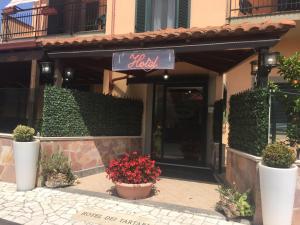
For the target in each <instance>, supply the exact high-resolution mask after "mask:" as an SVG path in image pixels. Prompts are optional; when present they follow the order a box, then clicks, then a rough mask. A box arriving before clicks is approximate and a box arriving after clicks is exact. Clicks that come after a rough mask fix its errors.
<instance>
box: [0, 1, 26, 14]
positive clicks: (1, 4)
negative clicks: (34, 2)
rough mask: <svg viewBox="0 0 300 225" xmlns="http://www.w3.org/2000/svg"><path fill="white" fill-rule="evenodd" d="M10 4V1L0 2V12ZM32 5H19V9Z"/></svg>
mask: <svg viewBox="0 0 300 225" xmlns="http://www.w3.org/2000/svg"><path fill="white" fill-rule="evenodd" d="M9 2H10V0H0V10H1V11H2V9H3V8H4V7H5V6H6V5H7V4H8V3H9ZM30 5H31V3H27V4H22V5H19V7H21V8H27V7H29V6H30Z"/></svg>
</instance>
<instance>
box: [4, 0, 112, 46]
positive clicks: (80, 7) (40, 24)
mask: <svg viewBox="0 0 300 225" xmlns="http://www.w3.org/2000/svg"><path fill="white" fill-rule="evenodd" d="M99 2H103V1H98V0H95V1H88V2H86V1H82V2H76V3H75V2H73V3H67V4H58V5H50V6H45V7H35V8H30V9H20V8H17V7H14V8H8V9H5V10H3V12H2V18H1V34H0V38H1V41H2V42H5V41H9V40H12V39H19V38H30V37H31V38H34V37H41V36H47V35H57V34H74V33H78V32H90V31H98V32H105V24H106V4H105V5H100V3H99Z"/></svg>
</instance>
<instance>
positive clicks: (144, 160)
mask: <svg viewBox="0 0 300 225" xmlns="http://www.w3.org/2000/svg"><path fill="white" fill-rule="evenodd" d="M106 173H107V176H108V178H109V179H111V180H112V181H113V182H114V183H115V187H116V191H117V194H118V195H119V196H120V197H122V198H125V199H130V200H136V199H143V198H147V197H148V196H149V195H150V193H151V190H152V188H153V185H154V184H155V183H156V181H158V177H159V175H160V174H161V170H160V168H159V167H157V166H155V161H154V160H151V159H150V157H149V156H145V155H141V154H140V153H138V152H131V153H127V154H125V155H123V156H121V157H120V158H118V159H115V160H112V161H111V162H110V164H109V167H108V168H107V169H106Z"/></svg>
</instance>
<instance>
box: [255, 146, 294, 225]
mask: <svg viewBox="0 0 300 225" xmlns="http://www.w3.org/2000/svg"><path fill="white" fill-rule="evenodd" d="M262 158H263V161H262V163H260V164H259V174H260V191H261V200H262V213H263V223H264V225H291V224H292V215H293V206H294V198H295V191H296V181H297V170H298V167H297V166H296V165H294V164H293V163H294V162H295V161H296V154H295V151H294V150H292V149H291V148H289V147H287V146H286V145H284V144H283V143H275V144H270V145H268V146H267V147H266V149H265V150H264V151H263V155H262Z"/></svg>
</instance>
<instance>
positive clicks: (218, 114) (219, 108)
mask: <svg viewBox="0 0 300 225" xmlns="http://www.w3.org/2000/svg"><path fill="white" fill-rule="evenodd" d="M224 109H225V107H224V99H221V100H219V101H216V102H215V104H214V124H213V137H214V142H216V143H219V142H220V139H221V135H222V134H223V133H222V126H223V117H224Z"/></svg>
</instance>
